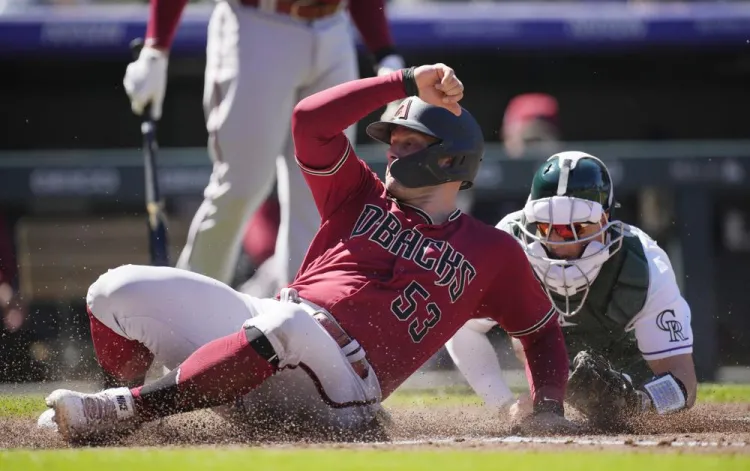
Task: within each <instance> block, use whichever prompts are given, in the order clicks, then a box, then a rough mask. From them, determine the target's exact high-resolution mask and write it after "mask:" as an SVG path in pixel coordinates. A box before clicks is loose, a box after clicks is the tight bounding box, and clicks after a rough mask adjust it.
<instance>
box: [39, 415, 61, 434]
mask: <svg viewBox="0 0 750 471" xmlns="http://www.w3.org/2000/svg"><path fill="white" fill-rule="evenodd" d="M36 427H37V428H38V429H42V430H52V431H54V432H57V422H55V409H47V410H46V411H44V412H42V415H40V416H39V418H38V419H37V421H36Z"/></svg>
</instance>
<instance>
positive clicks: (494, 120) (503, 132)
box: [0, 0, 750, 383]
mask: <svg viewBox="0 0 750 471" xmlns="http://www.w3.org/2000/svg"><path fill="white" fill-rule="evenodd" d="M355 1H356V0H355ZM146 3H147V2H125V1H115V0H0V71H2V72H1V73H0V106H1V109H2V118H1V119H2V121H1V127H0V128H1V129H2V135H3V136H5V137H4V138H2V139H0V272H1V273H2V275H1V276H2V277H1V278H0V305H1V306H2V307H1V308H0V309H1V310H0V314H1V315H2V323H1V324H0V383H33V382H39V381H60V380H69V379H72V380H81V381H92V380H93V381H96V380H97V379H98V378H99V375H100V372H99V369H98V366H97V364H96V361H95V359H94V356H93V351H92V349H91V346H90V341H89V337H88V321H87V318H86V314H85V310H84V296H85V293H86V289H87V288H88V285H89V284H90V283H91V282H92V281H94V280H95V279H96V277H97V276H99V275H100V274H101V273H103V272H105V271H106V270H107V269H109V268H112V267H116V266H118V265H120V264H124V263H148V248H147V238H146V216H145V214H144V207H143V206H144V204H143V174H142V157H141V155H142V154H141V149H140V145H141V136H140V132H139V122H138V120H137V118H136V117H134V116H133V115H132V113H131V111H130V108H129V104H128V101H127V98H126V95H125V93H124V91H123V89H122V76H123V74H124V70H125V66H126V65H127V63H128V62H129V60H130V52H129V50H128V43H129V41H130V40H131V39H133V38H135V37H139V36H142V35H143V33H144V31H145V22H146V18H147V4H146ZM210 11H211V5H210V4H209V3H207V2H205V1H201V2H195V1H193V2H191V3H190V5H189V7H188V10H187V12H186V14H185V15H184V17H183V21H182V26H181V27H180V29H179V31H178V33H177V37H176V42H175V45H174V49H173V52H172V57H171V60H170V67H169V74H170V79H169V80H170V81H169V85H168V93H167V98H166V101H165V106H164V117H163V119H162V121H161V123H160V128H159V136H158V137H159V141H160V145H161V151H160V155H159V159H160V163H161V170H160V174H159V179H160V182H161V185H162V191H163V192H164V193H165V194H166V196H167V211H168V215H169V233H170V242H171V243H172V247H171V250H172V253H173V254H176V253H178V251H179V249H180V248H181V245H182V244H183V243H184V240H185V235H186V231H187V227H188V224H189V222H190V219H191V217H192V215H193V212H194V210H195V209H196V207H197V205H198V204H199V202H200V200H201V197H202V191H203V187H204V185H205V183H206V181H207V179H208V175H209V172H210V165H209V159H208V156H207V153H206V150H205V143H206V132H205V128H204V121H203V111H202V109H201V92H202V85H203V67H204V60H205V54H204V45H205V39H206V23H207V20H208V15H209V13H210ZM389 16H390V18H391V20H392V28H393V31H394V35H395V38H396V41H397V44H398V46H399V48H400V50H401V52H402V53H403V54H404V56H405V58H406V60H407V62H408V63H409V64H413V65H418V64H422V63H432V62H437V61H439V62H445V63H447V64H449V65H451V66H453V67H454V68H456V69H457V71H458V72H459V74H460V76H461V77H462V78H463V80H464V82H465V84H466V87H467V94H466V99H465V106H466V107H467V108H469V109H471V110H472V111H473V113H474V114H475V116H476V117H477V118H478V119H479V120H480V122H481V124H482V125H483V127H484V131H485V135H486V138H487V140H488V141H489V147H488V152H487V156H486V159H485V163H484V168H483V169H482V173H481V176H480V179H479V181H478V184H477V185H476V188H475V190H473V191H472V192H471V193H470V194H467V195H465V196H466V198H465V200H464V201H463V202H462V204H464V206H465V208H464V209H466V210H468V211H471V212H472V213H473V214H475V215H476V216H477V217H479V218H480V219H482V220H484V221H485V222H487V223H490V224H493V225H494V224H495V223H496V222H497V221H498V220H499V219H500V218H501V217H502V216H503V215H504V214H505V213H507V212H509V211H512V210H515V209H517V208H518V207H519V205H520V204H521V203H522V202H523V201H524V199H525V197H526V194H527V191H528V185H529V183H530V180H531V175H532V172H533V168H534V167H535V166H536V165H537V164H538V163H539V161H540V159H541V158H543V157H545V156H547V155H549V154H551V153H552V152H553V151H554V149H558V148H567V149H578V150H584V151H587V152H589V153H592V154H594V155H597V156H599V157H600V158H602V159H603V160H604V161H605V162H607V163H608V165H609V166H610V167H611V169H612V171H613V173H614V174H615V178H616V183H617V187H616V197H617V199H618V200H619V201H620V202H621V203H622V206H623V207H622V209H621V212H620V217H621V218H622V219H623V220H624V221H626V222H631V223H634V224H636V225H638V226H640V227H641V228H643V229H645V230H646V231H647V232H649V233H650V234H651V235H652V236H654V237H655V238H656V239H657V240H658V241H659V243H660V244H661V245H662V246H663V247H665V248H666V249H667V251H668V252H669V254H670V256H671V257H672V260H673V262H674V265H675V268H676V270H677V274H678V279H679V280H680V283H681V286H682V288H683V292H684V294H685V296H686V298H687V300H688V302H689V303H690V304H691V306H692V310H693V330H694V332H695V358H696V363H697V368H698V371H699V375H700V378H701V379H702V380H704V381H709V380H710V381H717V380H719V381H744V380H745V379H746V376H747V375H746V374H745V373H746V372H747V371H748V368H747V367H748V366H749V365H750V314H749V313H748V306H749V305H750V290H749V289H748V288H747V287H748V286H750V270H748V268H747V267H749V266H750V225H749V223H748V220H749V218H750V120H749V119H748V110H750V1H715V2H679V1H674V2H652V1H630V2H629V1H613V2H607V1H599V0H581V1H579V2H556V1H550V2H537V1H526V2H523V1H521V2H506V1H502V0H496V1H469V0H465V1H460V2H453V1H444V0H392V1H391V2H390V3H389ZM360 52H361V56H360V59H361V60H360V73H361V74H362V76H369V75H372V69H371V67H370V63H369V62H368V61H367V58H366V57H365V56H364V50H363V49H361V48H360ZM376 116H377V114H373V115H372V116H370V117H369V118H368V119H367V122H369V121H371V120H374V119H375V118H376ZM364 127H365V126H360V127H359V133H358V138H357V142H356V147H357V149H358V151H359V152H360V154H361V155H362V156H364V157H365V158H366V159H367V160H369V161H371V163H372V165H373V167H374V168H375V169H376V170H378V171H379V172H382V170H383V169H384V162H383V159H382V154H383V152H382V148H380V147H376V146H374V145H373V142H372V141H371V140H369V139H368V138H367V137H366V135H365V134H364ZM244 261H245V262H249V263H245V264H244V265H243V266H242V267H239V269H238V277H239V278H241V277H242V276H243V273H244V274H245V275H246V274H247V273H248V266H250V267H252V260H248V257H245V258H244ZM493 336H494V337H493V338H494V340H495V341H496V345H497V348H498V354H499V355H500V356H501V358H502V360H503V363H504V365H505V366H506V367H507V368H511V369H512V368H516V367H517V366H518V365H517V363H516V361H515V359H514V358H512V355H510V354H509V349H508V346H507V342H506V341H507V339H506V338H505V337H504V335H503V334H502V333H501V332H494V333H493ZM452 368H453V366H452V364H451V362H450V359H449V358H448V357H447V355H445V354H444V353H441V354H438V355H436V357H435V358H433V360H432V361H431V362H430V363H429V364H428V365H426V366H425V368H424V371H423V372H421V373H419V374H422V373H424V374H425V375H427V374H432V373H433V372H435V371H442V372H446V373H445V374H443V377H445V378H448V381H449V382H450V381H456V377H455V375H453V374H451V371H452Z"/></svg>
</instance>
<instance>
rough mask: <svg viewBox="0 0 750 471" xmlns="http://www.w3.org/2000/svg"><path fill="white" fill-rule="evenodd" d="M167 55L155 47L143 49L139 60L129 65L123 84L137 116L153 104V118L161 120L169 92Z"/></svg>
mask: <svg viewBox="0 0 750 471" xmlns="http://www.w3.org/2000/svg"><path fill="white" fill-rule="evenodd" d="M167 62H168V58H167V53H166V52H164V51H161V50H158V49H155V48H153V47H149V46H145V47H144V48H143V49H141V53H140V54H139V55H138V59H136V60H135V61H133V62H131V63H130V64H128V67H127V68H126V69H125V77H124V78H123V80H122V84H123V86H124V87H125V93H127V94H128V97H129V98H130V106H131V108H132V109H133V112H134V113H135V114H137V115H141V114H142V113H143V110H144V108H145V107H146V105H148V104H151V118H153V119H155V120H157V121H158V120H159V118H161V111H162V103H163V102H164V94H165V93H166V91H167Z"/></svg>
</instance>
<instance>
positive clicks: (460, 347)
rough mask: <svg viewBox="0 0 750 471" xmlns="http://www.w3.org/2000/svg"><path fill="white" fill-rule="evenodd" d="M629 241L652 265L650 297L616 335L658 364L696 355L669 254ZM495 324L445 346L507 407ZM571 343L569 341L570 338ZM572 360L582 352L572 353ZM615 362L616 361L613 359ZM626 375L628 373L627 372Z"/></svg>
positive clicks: (487, 396)
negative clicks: (492, 338) (631, 339)
mask: <svg viewBox="0 0 750 471" xmlns="http://www.w3.org/2000/svg"><path fill="white" fill-rule="evenodd" d="M520 214H521V213H520V212H516V213H511V214H510V215H508V216H506V217H505V218H504V219H503V220H502V221H501V222H500V223H498V224H497V226H496V227H498V228H499V229H502V230H506V231H508V230H509V225H508V223H507V221H508V220H509V219H518V218H520ZM626 227H628V228H629V231H628V233H627V235H626V236H625V237H634V238H637V239H638V241H639V242H640V244H641V246H642V247H643V252H644V254H645V255H646V259H647V261H648V279H649V284H648V292H647V295H646V302H645V304H644V305H643V307H642V309H641V310H640V311H639V312H638V313H637V314H636V315H635V316H634V317H633V318H632V319H631V321H630V322H629V323H628V324H627V325H626V326H625V327H624V332H623V331H621V332H613V334H612V335H613V337H614V336H618V335H619V336H620V337H624V336H625V335H624V334H625V333H629V334H630V335H634V336H635V340H636V342H637V346H638V350H639V351H640V354H641V356H642V357H643V359H644V360H659V359H663V358H667V357H670V356H675V355H681V354H689V353H692V351H693V332H692V329H691V325H690V321H691V313H690V307H689V306H688V304H687V302H686V301H685V299H684V298H683V297H682V295H681V293H680V289H679V286H678V285H677V280H676V279H675V274H674V271H673V269H672V265H671V263H670V260H669V257H668V256H667V254H666V252H664V250H663V249H662V248H661V247H659V246H658V245H657V243H656V242H655V241H654V240H653V239H652V238H651V237H649V236H648V234H646V233H645V232H643V231H642V230H640V229H638V228H637V227H634V226H626ZM560 323H561V325H562V327H563V332H564V333H565V332H566V331H568V330H570V329H573V328H575V327H576V326H577V317H576V316H572V317H569V318H566V319H564V320H563V318H562V316H560ZM495 325H496V324H495V323H494V322H493V321H491V320H489V319H487V320H484V319H481V320H471V321H469V322H468V323H467V324H466V325H465V326H464V327H463V328H462V329H461V330H459V332H458V333H456V335H455V336H454V337H453V338H452V339H451V340H450V341H449V342H448V344H447V345H446V347H447V349H448V352H449V353H450V355H451V357H452V358H453V360H454V362H455V363H456V366H457V367H458V369H459V370H460V371H461V372H462V374H463V375H464V376H465V378H466V380H467V382H468V383H469V384H470V385H471V387H472V388H473V389H474V390H475V391H476V392H477V394H479V395H480V396H481V397H482V398H483V399H484V400H485V402H486V403H487V404H488V405H494V406H501V405H505V404H507V403H508V402H509V401H510V400H511V399H512V395H511V394H510V391H509V390H508V387H507V385H506V384H505V383H504V381H503V379H502V377H501V375H500V366H499V364H498V361H497V358H496V353H495V351H494V349H493V347H492V346H491V345H490V343H489V340H488V339H487V337H486V335H485V334H486V333H487V332H488V331H489V330H490V329H492V328H493V327H494V326H495ZM566 337H567V336H566ZM568 353H569V354H570V356H575V354H576V353H577V352H575V351H569V352H568ZM611 360H616V359H611ZM625 373H627V371H625Z"/></svg>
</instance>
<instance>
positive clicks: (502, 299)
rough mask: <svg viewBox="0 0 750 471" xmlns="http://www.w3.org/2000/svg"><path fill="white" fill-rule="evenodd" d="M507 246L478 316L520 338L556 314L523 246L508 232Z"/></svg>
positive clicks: (539, 327) (541, 325)
mask: <svg viewBox="0 0 750 471" xmlns="http://www.w3.org/2000/svg"><path fill="white" fill-rule="evenodd" d="M503 247H504V249H503V251H502V252H501V253H499V254H497V255H496V256H497V258H498V263H499V264H500V265H501V269H500V271H499V273H498V275H497V276H496V278H495V283H494V284H493V286H492V287H491V288H490V289H489V290H488V291H487V294H486V295H485V298H484V300H483V303H482V305H481V309H480V311H479V315H478V316H477V317H490V318H492V319H493V320H495V321H496V322H497V323H498V325H499V326H500V327H501V328H502V329H503V330H505V331H506V332H507V333H508V335H510V336H512V337H517V338H518V337H523V336H525V335H529V334H532V333H534V332H536V331H538V330H539V329H541V328H542V327H544V326H545V325H546V324H547V323H548V322H549V321H550V320H552V319H554V318H556V316H555V310H554V309H553V307H552V303H551V301H550V300H549V298H548V297H547V295H546V294H544V290H543V289H542V286H541V285H540V284H539V281H538V280H537V278H536V277H535V276H534V272H533V271H532V268H531V264H529V261H528V259H527V258H526V255H525V254H524V253H523V249H522V248H521V246H520V245H519V244H518V243H517V242H516V241H515V239H513V238H512V237H511V236H508V238H507V239H506V243H505V244H503Z"/></svg>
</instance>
